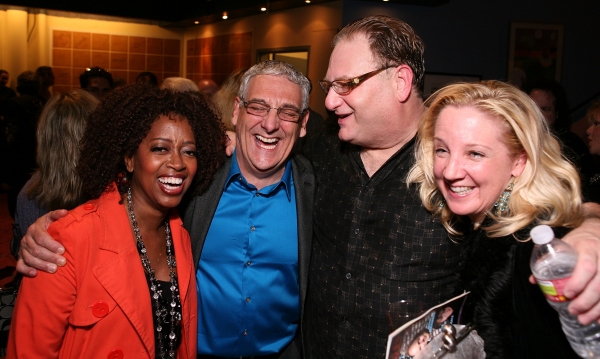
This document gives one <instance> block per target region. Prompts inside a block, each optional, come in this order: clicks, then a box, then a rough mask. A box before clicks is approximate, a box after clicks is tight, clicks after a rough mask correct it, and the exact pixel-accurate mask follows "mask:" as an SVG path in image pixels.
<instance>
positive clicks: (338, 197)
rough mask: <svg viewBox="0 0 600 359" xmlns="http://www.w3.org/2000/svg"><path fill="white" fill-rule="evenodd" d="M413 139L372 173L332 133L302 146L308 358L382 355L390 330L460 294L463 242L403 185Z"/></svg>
mask: <svg viewBox="0 0 600 359" xmlns="http://www.w3.org/2000/svg"><path fill="white" fill-rule="evenodd" d="M414 145H415V140H414V139H413V140H411V141H410V142H409V143H407V144H406V145H405V146H404V147H403V148H402V149H400V150H399V151H398V152H397V153H396V154H395V155H394V156H392V157H391V158H390V159H389V160H388V161H387V162H386V163H385V164H384V165H383V166H382V167H381V168H380V169H379V170H378V171H377V172H376V173H375V174H374V175H373V176H372V177H371V178H369V176H368V175H367V173H366V171H365V168H364V166H363V164H362V161H361V159H360V154H359V149H358V148H357V147H355V146H352V145H349V144H347V143H342V142H341V141H339V139H338V138H337V132H336V131H331V132H330V133H329V134H326V133H322V134H320V135H319V136H317V137H315V138H314V139H312V140H311V141H310V143H309V144H308V145H307V146H305V152H306V154H307V156H308V157H309V158H310V159H311V160H312V162H313V166H314V171H315V175H316V179H317V193H316V198H315V207H314V239H313V253H312V261H311V268H310V274H309V275H310V277H309V278H310V279H309V287H308V301H307V308H306V317H305V320H306V328H305V329H306V335H307V337H306V338H307V342H306V346H305V347H306V349H307V351H308V357H311V358H319V359H320V358H384V357H385V350H386V344H387V336H388V334H389V333H390V332H391V331H392V330H394V329H396V328H397V327H398V326H400V325H401V324H403V322H405V321H406V320H407V318H408V319H409V318H410V317H414V316H416V315H417V314H419V313H420V312H421V311H424V310H426V309H428V308H429V307H431V306H434V305H437V304H439V303H441V302H442V301H445V300H447V299H449V298H450V297H452V296H453V295H454V294H457V293H458V292H457V288H456V286H457V272H458V264H459V261H460V248H459V246H458V245H456V244H454V243H453V242H451V241H450V240H449V239H448V237H447V234H446V232H445V230H444V228H443V227H442V226H441V224H440V223H439V221H437V220H433V219H432V217H431V216H430V215H429V214H428V212H427V211H426V210H425V209H424V207H423V206H422V205H421V200H420V199H419V196H418V194H417V191H416V189H415V187H411V188H408V187H407V185H406V181H405V179H406V176H407V173H408V171H409V170H410V167H411V165H412V164H413V163H414V154H413V153H414Z"/></svg>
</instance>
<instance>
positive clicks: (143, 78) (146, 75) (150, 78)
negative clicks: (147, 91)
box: [135, 71, 158, 86]
mask: <svg viewBox="0 0 600 359" xmlns="http://www.w3.org/2000/svg"><path fill="white" fill-rule="evenodd" d="M135 83H136V84H140V83H144V84H148V85H152V86H158V79H157V78H156V75H155V74H154V73H152V72H150V71H144V72H140V74H139V75H137V77H136V78H135Z"/></svg>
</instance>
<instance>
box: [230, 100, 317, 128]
mask: <svg viewBox="0 0 600 359" xmlns="http://www.w3.org/2000/svg"><path fill="white" fill-rule="evenodd" d="M240 101H241V102H242V104H243V105H244V108H246V113H247V114H249V115H252V116H261V117H266V116H268V115H269V112H270V111H271V110H277V118H278V119H280V120H281V121H285V122H291V123H298V122H300V119H301V118H302V116H304V114H305V113H306V110H298V109H295V108H293V107H289V106H288V107H286V106H281V107H270V106H269V105H267V104H265V103H263V102H258V101H244V99H243V98H241V97H240ZM254 103H255V104H259V105H263V106H265V107H267V113H266V114H264V115H257V114H254V113H251V112H250V111H248V105H250V104H254ZM283 110H295V111H296V110H297V111H299V116H298V119H297V120H296V121H290V120H286V119H283V118H281V116H280V115H279V114H280V113H281V111H283Z"/></svg>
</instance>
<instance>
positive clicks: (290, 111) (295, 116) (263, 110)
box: [241, 99, 306, 123]
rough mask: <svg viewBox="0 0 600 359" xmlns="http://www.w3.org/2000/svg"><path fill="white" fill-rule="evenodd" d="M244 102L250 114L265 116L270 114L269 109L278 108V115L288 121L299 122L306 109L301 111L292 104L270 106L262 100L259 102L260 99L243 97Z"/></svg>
mask: <svg viewBox="0 0 600 359" xmlns="http://www.w3.org/2000/svg"><path fill="white" fill-rule="evenodd" d="M241 100H242V103H243V104H244V107H245V108H246V112H247V113H248V114H250V115H254V116H260V117H265V116H267V115H268V114H269V111H271V110H277V117H279V119H280V120H282V121H286V122H296V123H297V122H298V121H299V120H300V117H302V115H303V114H304V112H305V111H306V110H304V111H300V110H298V109H297V108H294V107H290V106H281V107H279V108H275V107H270V106H269V105H267V104H265V103H262V102H258V101H248V102H246V101H244V99H241Z"/></svg>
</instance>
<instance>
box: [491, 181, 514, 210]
mask: <svg viewBox="0 0 600 359" xmlns="http://www.w3.org/2000/svg"><path fill="white" fill-rule="evenodd" d="M514 179H515V178H514V177H511V179H510V182H509V183H508V186H506V189H505V190H504V192H502V194H501V195H500V198H498V200H497V201H496V203H494V208H495V211H494V214H495V215H496V216H500V215H501V214H502V212H504V211H506V209H507V208H508V199H509V198H510V194H511V192H512V190H513V187H514V186H515V185H514V183H513V180H514Z"/></svg>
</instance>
